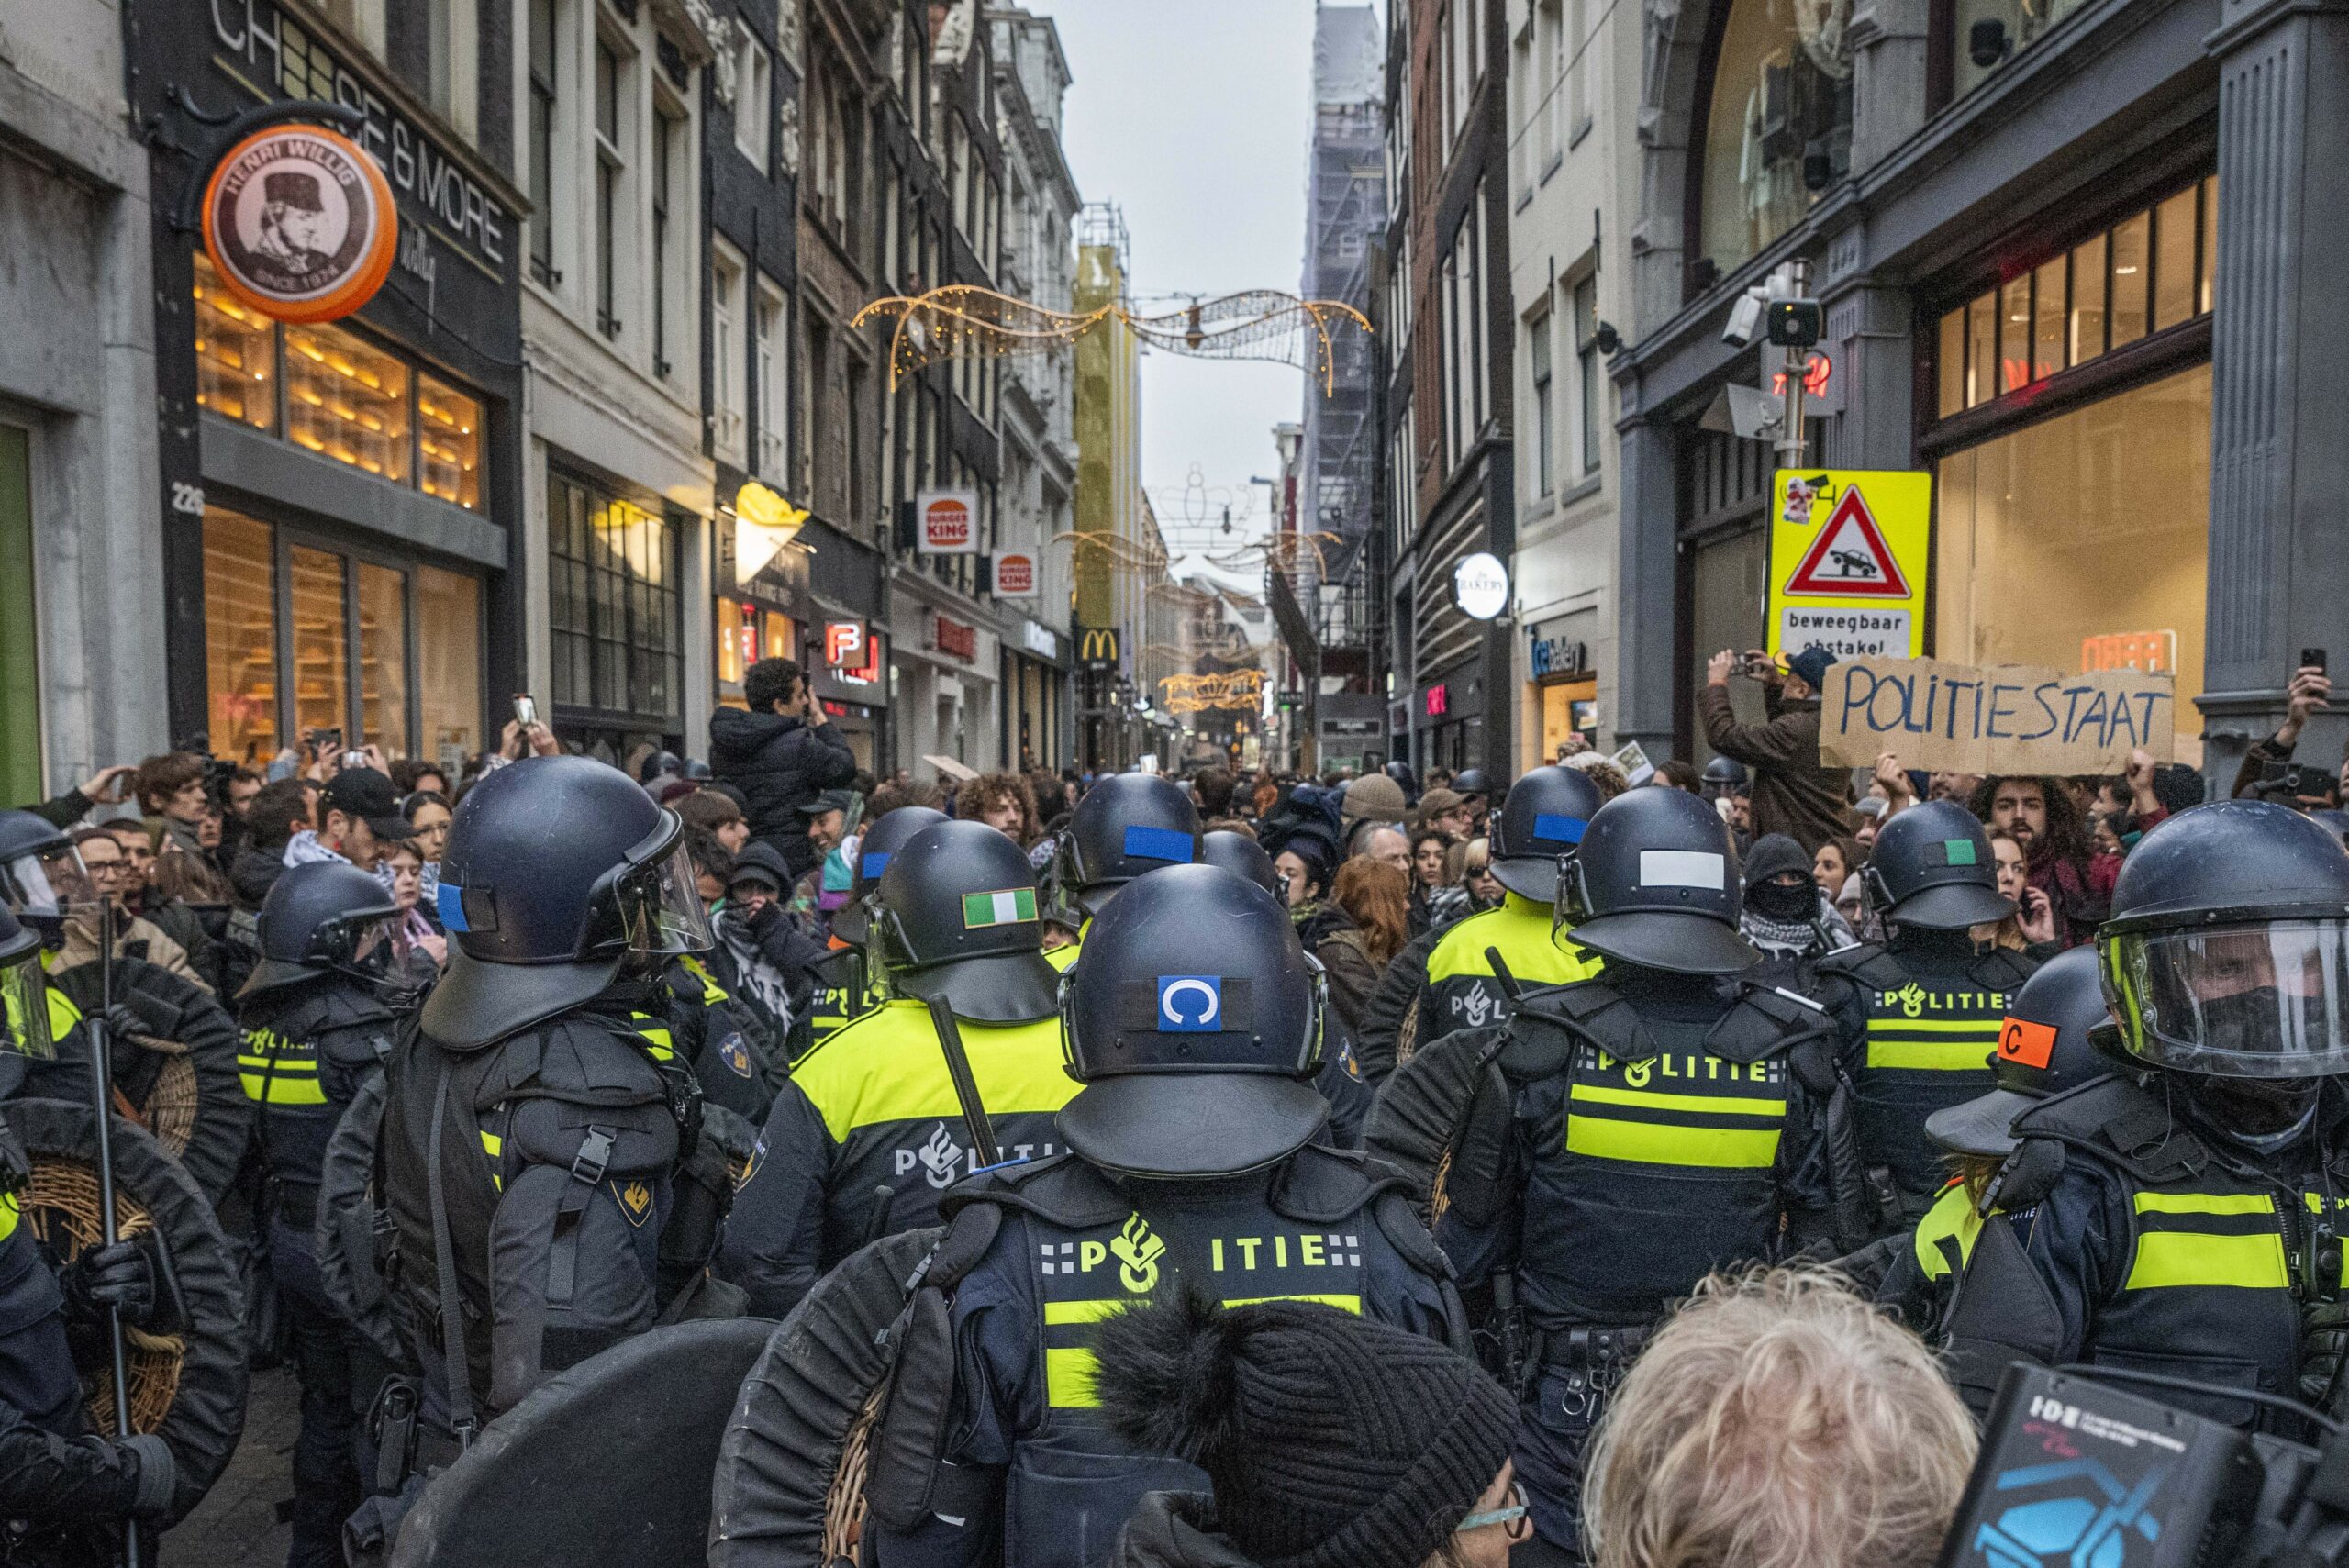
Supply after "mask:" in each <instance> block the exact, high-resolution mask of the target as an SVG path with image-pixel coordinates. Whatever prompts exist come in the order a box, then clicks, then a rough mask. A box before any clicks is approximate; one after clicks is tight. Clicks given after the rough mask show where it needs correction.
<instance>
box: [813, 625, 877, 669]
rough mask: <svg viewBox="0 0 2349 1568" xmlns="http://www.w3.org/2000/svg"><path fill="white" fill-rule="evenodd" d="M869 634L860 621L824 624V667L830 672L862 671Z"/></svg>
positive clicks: (869, 638)
mask: <svg viewBox="0 0 2349 1568" xmlns="http://www.w3.org/2000/svg"><path fill="white" fill-rule="evenodd" d="M870 640H871V633H870V632H869V631H868V630H867V629H866V627H865V624H864V623H863V621H861V620H828V621H826V622H825V623H824V665H825V667H826V668H827V669H831V670H856V669H862V668H863V665H864V662H865V654H866V645H867V643H868V642H869V641H870Z"/></svg>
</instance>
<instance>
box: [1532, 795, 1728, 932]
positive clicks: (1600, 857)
mask: <svg viewBox="0 0 2349 1568" xmlns="http://www.w3.org/2000/svg"><path fill="white" fill-rule="evenodd" d="M1568 874H1569V875H1570V876H1571V877H1572V879H1573V887H1574V889H1575V902H1577V903H1578V904H1579V905H1580V906H1581V907H1582V909H1583V911H1584V916H1583V919H1582V921H1581V923H1580V924H1578V925H1576V926H1575V928H1574V933H1573V938H1574V940H1575V943H1576V945H1578V946H1581V947H1585V948H1588V949H1589V950H1590V951H1593V952H1595V953H1598V954H1599V955H1600V956H1602V957H1605V958H1611V959H1620V960H1621V961H1622V962H1625V963H1631V964H1637V965H1639V966H1640V967H1642V968H1643V969H1662V970H1668V971H1672V972H1675V973H1682V974H1735V973H1738V972H1739V971H1740V970H1742V969H1746V968H1748V967H1750V966H1752V965H1753V963H1755V962H1758V961H1759V960H1760V958H1761V955H1760V954H1759V953H1757V952H1755V951H1753V944H1752V943H1750V942H1748V941H1747V940H1745V938H1744V937H1743V936H1742V935H1741V934H1740V933H1739V931H1738V929H1737V919H1738V916H1739V915H1740V914H1741V913H1742V910H1743V907H1744V903H1745V884H1744V883H1743V881H1742V879H1741V878H1740V877H1739V874H1738V867H1737V845H1736V843H1735V841H1734V840H1731V837H1730V831H1729V824H1728V823H1726V822H1724V821H1722V820H1721V818H1720V813H1719V812H1717V811H1715V810H1714V809H1713V807H1712V805H1711V803H1710V802H1709V801H1707V800H1705V799H1703V798H1702V797H1701V796H1698V795H1690V794H1689V793H1688V792H1687V791H1686V790H1678V789H1634V790H1627V791H1625V792H1624V793H1623V794H1621V795H1617V796H1616V797H1615V798H1614V799H1612V800H1610V801H1609V802H1608V803H1607V804H1606V805H1604V806H1600V807H1599V808H1598V815H1596V816H1594V817H1592V818H1591V819H1590V826H1589V828H1586V830H1585V831H1584V833H1583V837H1582V847H1581V849H1580V850H1579V851H1576V852H1575V858H1574V862H1573V864H1572V866H1571V867H1570V868H1569V873H1568ZM1566 902H1567V900H1566V899H1565V898H1564V895H1561V896H1560V898H1559V900H1558V903H1559V906H1560V908H1561V909H1562V910H1563V909H1564V906H1565V904H1566ZM1559 926H1560V928H1563V926H1564V919H1563V917H1561V919H1560V921H1559ZM1565 934H1566V933H1565V932H1564V929H1557V930H1555V932H1554V935H1555V936H1556V937H1557V938H1560V939H1563V938H1564V936H1565Z"/></svg>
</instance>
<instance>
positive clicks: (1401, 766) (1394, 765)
mask: <svg viewBox="0 0 2349 1568" xmlns="http://www.w3.org/2000/svg"><path fill="white" fill-rule="evenodd" d="M1386 776H1387V777H1388V778H1390V779H1393V780H1394V781H1395V782H1396V783H1397V784H1401V785H1402V786H1403V795H1404V797H1405V798H1406V799H1408V800H1409V801H1410V802H1411V803H1412V804H1413V805H1417V804H1418V803H1419V774H1417V773H1413V772H1412V771H1411V764H1410V763H1408V762H1405V761H1404V760H1403V759H1402V758H1400V757H1397V758H1396V759H1395V760H1394V761H1393V762H1389V763H1387V764H1386Z"/></svg>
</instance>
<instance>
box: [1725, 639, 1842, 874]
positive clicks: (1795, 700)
mask: <svg viewBox="0 0 2349 1568" xmlns="http://www.w3.org/2000/svg"><path fill="white" fill-rule="evenodd" d="M1745 662H1746V666H1747V667H1748V668H1759V669H1760V670H1761V671H1762V672H1763V673H1762V676H1761V679H1762V700H1763V705H1764V708H1765V718H1764V720H1763V722H1761V723H1760V724H1743V723H1740V722H1739V720H1738V717H1737V715H1736V714H1735V712H1734V711H1732V710H1731V706H1730V700H1729V679H1730V676H1731V673H1734V672H1735V671H1736V670H1737V669H1738V668H1739V665H1740V661H1739V659H1738V656H1737V655H1736V654H1734V653H1732V652H1731V651H1729V650H1728V649H1723V650H1721V651H1720V652H1719V653H1716V654H1714V655H1713V657H1712V658H1711V660H1710V661H1709V662H1707V664H1706V666H1705V684H1704V687H1703V689H1702V690H1700V691H1698V694H1697V712H1698V719H1699V722H1700V723H1701V724H1702V725H1703V728H1704V735H1705V742H1706V744H1707V745H1709V746H1710V747H1711V748H1712V749H1713V750H1714V751H1719V752H1720V753H1721V754H1722V755H1723V756H1727V757H1734V758H1736V759H1737V760H1738V761H1739V762H1743V763H1744V764H1745V765H1746V766H1747V767H1748V768H1749V769H1751V770H1752V772H1753V830H1754V831H1755V832H1757V833H1784V834H1785V835H1786V836H1787V837H1788V838H1789V839H1792V840H1795V842H1797V843H1798V844H1800V845H1801V846H1802V847H1803V851H1804V852H1805V853H1806V854H1815V853H1817V852H1818V850H1819V846H1820V845H1821V844H1823V843H1825V842H1826V841H1827V840H1830V839H1832V838H1836V837H1838V836H1840V835H1841V834H1842V833H1843V832H1845V831H1846V828H1845V827H1844V817H1843V812H1844V807H1845V806H1846V804H1847V803H1848V801H1849V799H1850V786H1849V784H1847V783H1846V781H1845V778H1844V774H1843V770H1842V769H1840V768H1830V767H1826V766H1824V765H1822V764H1821V763H1820V759H1819V688H1820V684H1822V683H1823V682H1824V681H1825V680H1826V678H1827V667H1828V666H1829V665H1830V664H1832V663H1834V662H1835V656H1834V655H1833V654H1831V653H1830V652H1828V651H1826V650H1825V649H1821V648H1806V649H1804V650H1803V651H1801V652H1799V653H1797V654H1795V655H1794V656H1793V657H1792V658H1790V659H1788V660H1787V664H1786V670H1785V672H1784V673H1781V672H1780V671H1779V669H1778V667H1777V666H1776V664H1774V663H1770V662H1768V659H1767V655H1765V654H1764V653H1763V652H1762V651H1760V650H1758V649H1756V650H1753V651H1749V652H1748V653H1747V654H1746V656H1745Z"/></svg>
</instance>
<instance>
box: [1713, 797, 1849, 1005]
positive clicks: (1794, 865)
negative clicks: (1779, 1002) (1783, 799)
mask: <svg viewBox="0 0 2349 1568" xmlns="http://www.w3.org/2000/svg"><path fill="white" fill-rule="evenodd" d="M1741 864H1742V869H1743V871H1744V873H1745V909H1744V912H1743V913H1742V915H1740V916H1739V917H1738V922H1737V929H1739V930H1741V931H1742V932H1743V933H1744V934H1745V940H1747V941H1749V942H1752V943H1753V945H1754V947H1755V948H1756V949H1757V950H1759V951H1760V952H1761V954H1762V963H1761V964H1760V965H1758V966H1757V967H1756V968H1755V969H1754V970H1753V972H1752V973H1751V975H1750V978H1753V979H1754V980H1756V981H1759V982H1762V983H1763V984H1775V985H1783V986H1786V987H1787V989H1788V990H1791V991H1794V992H1796V993H1798V994H1799V995H1809V994H1810V992H1811V989H1812V986H1813V984H1814V982H1815V976H1814V974H1813V973H1812V971H1811V969H1810V967H1809V961H1810V960H1812V959H1816V958H1819V957H1821V956H1823V955H1825V954H1826V953H1829V952H1831V951H1834V950H1835V949H1837V948H1840V947H1845V946H1848V945H1850V943H1851V942H1852V941H1853V940H1854V938H1853V936H1852V928H1851V927H1850V926H1848V925H1846V924H1845V923H1844V921H1843V917H1842V915H1841V914H1839V913H1838V912H1837V911H1836V908H1835V901H1834V900H1833V899H1832V898H1831V897H1830V896H1829V895H1828V894H1827V891H1826V889H1825V888H1823V887H1821V886H1820V883H1819V878H1818V875H1817V873H1815V872H1814V871H1812V870H1811V869H1810V866H1809V863H1808V862H1807V861H1806V859H1805V857H1804V855H1803V852H1802V846H1801V845H1800V844H1798V843H1796V842H1795V841H1794V840H1792V839H1789V838H1787V836H1786V835H1785V834H1784V833H1765V834H1763V835H1762V837H1760V838H1759V839H1756V840H1753V850H1752V851H1750V852H1749V853H1747V854H1746V855H1745V856H1743V857H1742V862H1741Z"/></svg>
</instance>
